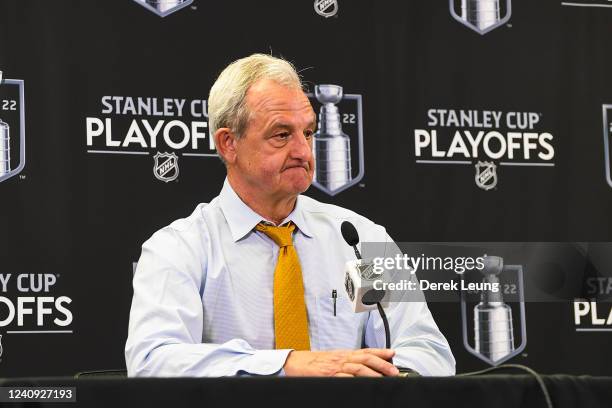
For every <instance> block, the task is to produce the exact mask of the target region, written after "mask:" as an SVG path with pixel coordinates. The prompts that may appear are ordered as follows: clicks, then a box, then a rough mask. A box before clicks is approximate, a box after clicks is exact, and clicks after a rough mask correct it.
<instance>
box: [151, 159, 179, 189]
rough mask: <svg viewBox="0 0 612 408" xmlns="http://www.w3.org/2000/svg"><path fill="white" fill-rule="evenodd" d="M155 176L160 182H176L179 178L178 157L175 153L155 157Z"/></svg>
mask: <svg viewBox="0 0 612 408" xmlns="http://www.w3.org/2000/svg"><path fill="white" fill-rule="evenodd" d="M153 160H155V164H154V165H153V174H154V175H155V177H156V178H157V179H158V180H161V181H164V182H166V183H168V182H170V181H174V180H176V179H177V178H178V176H179V167H178V156H177V155H176V154H174V153H159V152H157V154H156V155H155V156H153Z"/></svg>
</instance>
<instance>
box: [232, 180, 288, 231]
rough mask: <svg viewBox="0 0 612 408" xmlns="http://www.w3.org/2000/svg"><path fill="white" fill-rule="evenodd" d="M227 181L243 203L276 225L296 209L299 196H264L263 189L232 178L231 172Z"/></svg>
mask: <svg viewBox="0 0 612 408" xmlns="http://www.w3.org/2000/svg"><path fill="white" fill-rule="evenodd" d="M227 180H228V181H229V183H230V186H232V188H233V189H234V191H235V192H236V194H238V197H240V199H241V200H242V202H244V203H245V204H246V205H248V206H249V208H251V209H252V210H253V211H255V212H256V213H257V214H259V215H261V217H262V218H264V219H266V220H268V221H272V222H273V223H274V224H276V225H280V223H281V222H283V220H284V219H285V218H287V216H288V215H289V214H291V211H293V209H294V208H295V203H296V201H297V195H294V196H291V197H276V196H273V195H265V194H262V191H261V189H259V188H257V187H254V186H251V185H249V184H248V183H246V182H244V181H243V180H241V179H240V178H238V177H232V173H231V172H228V174H227Z"/></svg>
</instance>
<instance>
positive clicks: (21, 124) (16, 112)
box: [0, 71, 26, 183]
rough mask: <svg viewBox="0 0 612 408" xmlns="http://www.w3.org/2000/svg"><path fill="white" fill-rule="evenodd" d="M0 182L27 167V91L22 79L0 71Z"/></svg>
mask: <svg viewBox="0 0 612 408" xmlns="http://www.w3.org/2000/svg"><path fill="white" fill-rule="evenodd" d="M0 101H2V102H3V106H2V108H3V109H4V110H2V111H0V115H2V117H0V183H1V182H3V181H4V180H8V179H9V178H11V177H14V176H16V175H17V174H19V173H20V172H21V170H23V168H24V167H25V159H26V157H25V91H24V82H23V80H22V79H9V78H4V77H3V76H2V71H0ZM11 136H12V137H11Z"/></svg>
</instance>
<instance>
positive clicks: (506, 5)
mask: <svg viewBox="0 0 612 408" xmlns="http://www.w3.org/2000/svg"><path fill="white" fill-rule="evenodd" d="M502 6H503V8H502ZM449 7H450V13H451V16H453V18H454V19H455V20H457V21H458V22H460V23H461V24H463V25H464V26H466V27H468V28H470V29H472V30H474V31H476V32H477V33H479V34H481V35H484V34H486V33H488V32H489V31H491V30H494V29H496V28H497V27H499V26H501V25H504V24H506V23H507V22H508V20H510V16H511V14H512V2H511V0H449Z"/></svg>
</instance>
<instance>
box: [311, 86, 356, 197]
mask: <svg viewBox="0 0 612 408" xmlns="http://www.w3.org/2000/svg"><path fill="white" fill-rule="evenodd" d="M315 97H316V98H317V100H318V101H319V102H321V103H322V106H321V110H320V113H319V126H318V130H317V132H316V133H315V135H314V143H313V150H314V158H315V175H314V181H316V182H318V183H319V184H321V185H322V186H323V187H325V188H326V189H328V190H330V191H334V190H336V189H338V188H340V187H343V186H345V185H346V184H348V183H349V182H350V181H351V143H350V139H349V137H348V136H347V135H346V134H345V133H344V132H342V122H341V121H340V112H339V111H338V107H337V106H336V104H337V103H338V102H340V101H341V100H342V87H341V86H338V85H317V86H316V87H315Z"/></svg>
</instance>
